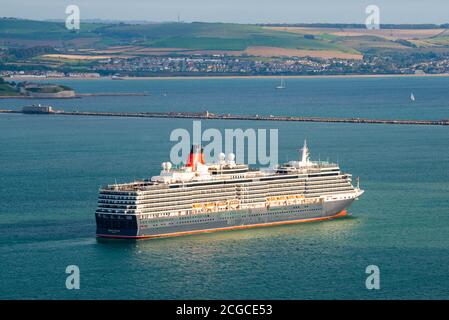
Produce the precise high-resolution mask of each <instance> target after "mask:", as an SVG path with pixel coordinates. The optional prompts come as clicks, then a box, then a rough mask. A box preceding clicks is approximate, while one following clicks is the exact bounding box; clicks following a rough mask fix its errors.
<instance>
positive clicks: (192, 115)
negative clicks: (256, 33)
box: [0, 107, 449, 126]
mask: <svg viewBox="0 0 449 320" xmlns="http://www.w3.org/2000/svg"><path fill="white" fill-rule="evenodd" d="M32 110H33V111H34V112H32V113H36V114H48V115H66V116H95V117H131V118H178V119H204V120H246V121H291V122H292V121H293V122H325V123H326V122H327V123H368V124H397V125H426V126H429V125H430V126H449V119H444V120H390V119H364V118H321V117H301V116H274V115H269V116H264V115H236V114H215V113H211V112H208V111H205V112H89V111H84V112H82V111H61V110H54V109H52V108H50V109H47V107H45V109H44V108H42V110H40V111H39V112H36V109H32ZM29 111H30V109H29V107H24V109H22V110H0V114H1V113H30V112H29Z"/></svg>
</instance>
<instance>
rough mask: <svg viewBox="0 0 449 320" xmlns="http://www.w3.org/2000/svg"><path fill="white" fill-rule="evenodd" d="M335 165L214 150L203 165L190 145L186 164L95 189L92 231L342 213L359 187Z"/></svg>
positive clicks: (151, 230)
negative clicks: (246, 158) (276, 161)
mask: <svg viewBox="0 0 449 320" xmlns="http://www.w3.org/2000/svg"><path fill="white" fill-rule="evenodd" d="M362 193H363V190H361V189H360V188H359V187H358V186H357V187H354V186H353V185H352V176H351V175H350V174H346V173H342V172H341V171H340V168H339V166H338V165H337V164H332V163H328V162H313V161H310V159H309V150H308V148H307V144H306V143H304V147H303V149H302V153H301V159H300V160H298V161H290V162H288V163H286V164H283V165H280V166H277V167H275V168H270V169H261V170H259V169H257V170H256V169H251V168H249V167H248V166H247V165H245V164H237V163H236V162H235V156H234V155H233V154H229V155H228V156H225V155H224V154H220V155H219V157H218V160H217V162H216V163H212V164H205V163H204V159H203V154H202V150H200V148H199V147H196V146H194V147H193V148H192V152H191V153H190V156H189V160H188V162H187V164H186V165H185V166H183V167H180V168H173V166H172V165H171V163H170V162H164V163H162V171H161V173H160V174H159V175H158V176H154V177H152V178H151V179H148V180H143V181H135V182H132V183H127V184H114V185H109V186H107V187H104V188H101V189H100V193H99V199H98V209H97V211H96V221H97V235H98V236H100V237H114V238H151V237H161V236H175V235H183V234H191V233H198V232H209V231H217V230H227V229H238V228H248V227H255V226H268V225H276V224H286V223H297V222H306V221H315V220H322V219H330V218H335V217H340V216H343V215H345V214H346V208H347V207H348V206H349V205H350V204H351V203H352V202H353V201H354V200H355V199H357V198H358V197H359V196H360V195H361V194H362Z"/></svg>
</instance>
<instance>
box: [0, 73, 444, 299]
mask: <svg viewBox="0 0 449 320" xmlns="http://www.w3.org/2000/svg"><path fill="white" fill-rule="evenodd" d="M64 83H67V84H70V85H72V86H73V87H75V88H76V89H78V90H79V91H83V92H93V91H96V92H105V91H112V90H114V91H123V92H125V91H128V92H133V91H140V90H144V89H145V90H148V91H149V92H150V93H151V94H152V95H151V96H148V97H121V98H111V97H96V98H85V99H77V100H67V101H61V100H59V101H52V104H53V105H54V106H55V107H56V108H57V107H60V108H63V109H66V110H69V109H71V108H75V107H76V109H79V110H114V111H119V110H157V111H159V110H170V111H171V110H188V111H190V110H193V109H195V110H204V107H205V106H207V109H208V110H210V111H215V112H223V113H225V112H231V113H237V112H238V113H250V114H254V113H260V114H270V113H273V114H291V113H294V114H299V113H301V114H304V115H320V116H323V115H333V116H363V117H376V118H378V117H382V118H396V117H397V118H426V119H427V118H431V119H441V118H449V106H448V105H449V90H447V88H449V79H447V78H404V79H397V78H391V79H388V78H387V79H310V80H308V79H297V80H293V79H289V80H288V81H287V86H288V88H287V89H286V90H284V91H282V92H276V91H275V90H274V89H273V86H275V85H276V84H277V82H276V80H267V79H257V80H256V79H254V80H249V79H248V80H151V81H143V80H142V81H102V80H101V81H71V82H69V81H65V82H64ZM411 91H413V92H414V94H415V96H416V97H417V101H416V103H415V104H411V103H410V101H409V95H410V92H411ZM163 93H165V95H164V94H163ZM24 103H26V101H24V100H17V101H14V100H0V105H1V107H2V108H4V107H6V106H10V107H20V106H21V105H22V104H24ZM75 104H76V106H75ZM255 126H257V128H267V129H269V128H278V129H279V154H280V160H282V161H284V160H286V159H287V158H288V159H290V160H291V159H293V158H295V157H296V154H297V152H296V149H297V148H298V147H300V146H301V144H302V141H303V140H304V139H305V138H306V139H307V140H308V144H309V146H310V148H311V152H312V157H313V158H318V155H319V156H320V157H321V159H325V158H327V157H329V158H330V159H331V160H334V161H335V160H337V159H338V161H339V163H340V165H341V166H342V168H343V170H345V171H349V172H351V173H353V174H354V175H355V176H360V177H361V184H362V187H363V188H364V189H365V190H366V193H365V195H364V196H363V197H362V198H361V200H360V201H357V202H356V203H355V204H354V205H353V206H352V208H351V210H350V211H351V212H352V214H353V215H352V216H351V217H349V218H345V219H341V220H335V221H328V222H321V223H311V224H302V225H295V226H282V227H273V228H262V229H253V230H245V231H231V232H221V233H214V234H205V235H197V236H187V237H179V238H172V239H159V240H150V241H141V242H106V243H104V242H97V240H96V239H95V237H94V233H95V221H94V210H95V207H96V197H97V190H98V187H99V186H100V185H101V184H105V183H112V182H114V180H115V179H117V181H118V182H125V181H128V180H132V179H134V178H142V177H148V176H150V175H153V174H155V173H157V172H158V171H159V165H160V162H162V161H166V160H168V153H169V150H170V148H171V146H172V143H171V142H170V141H169V134H170V132H171V131H172V130H173V129H175V128H187V129H191V127H192V122H191V121H188V120H181V119H172V120H170V119H131V118H101V117H98V118H97V117H65V116H57V117H51V116H31V115H13V114H11V115H0V257H1V259H0V268H1V269H0V270H1V272H0V298H2V299H6V298H13V299H19V298H33V299H34V298H50V299H62V298H68V299H103V298H111V299H135V298H140V299H164V298H168V299H178V298H183V299H199V298H210V299H214V298H221V299H233V298H242V299H246V298H256V299H270V298H275V299H317V298H319V299H335V298H340V299H352V298H355V299H359V298H360V299H364V298H375V299H376V298H382V299H384V298H417V299H429V298H449V267H448V266H449V201H448V200H449V182H448V181H449V132H448V128H446V127H419V126H388V125H352V124H320V123H276V122H269V123H263V122H257V123H256V122H244V121H236V122H234V121H206V122H203V127H214V128H218V129H224V128H237V127H240V128H253V127H255ZM72 264H75V265H78V266H79V267H80V270H81V289H80V290H73V291H69V290H67V289H66V288H65V279H66V276H67V275H66V274H65V268H66V266H67V265H72ZM371 264H375V265H377V266H379V268H380V271H381V289H380V290H378V291H369V290H367V289H366V288H365V279H366V276H367V275H366V274H365V268H366V267H367V266H368V265H371Z"/></svg>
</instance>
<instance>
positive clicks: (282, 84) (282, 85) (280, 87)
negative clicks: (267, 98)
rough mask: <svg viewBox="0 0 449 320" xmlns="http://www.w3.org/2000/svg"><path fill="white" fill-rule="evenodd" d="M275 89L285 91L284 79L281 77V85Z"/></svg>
mask: <svg viewBox="0 0 449 320" xmlns="http://www.w3.org/2000/svg"><path fill="white" fill-rule="evenodd" d="M276 89H285V81H284V78H283V77H281V84H280V85H278V86H277V87H276Z"/></svg>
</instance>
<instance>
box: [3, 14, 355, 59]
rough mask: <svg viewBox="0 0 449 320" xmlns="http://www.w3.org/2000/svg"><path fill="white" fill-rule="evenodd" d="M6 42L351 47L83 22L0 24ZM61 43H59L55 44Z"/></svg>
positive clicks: (273, 34) (284, 37) (196, 28)
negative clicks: (74, 25) (71, 26)
mask: <svg viewBox="0 0 449 320" xmlns="http://www.w3.org/2000/svg"><path fill="white" fill-rule="evenodd" d="M0 40H2V42H3V43H4V44H6V45H7V46H14V45H18V46H20V45H27V44H29V43H30V42H31V43H32V42H33V41H34V42H36V41H43V40H48V41H53V43H51V44H53V45H58V43H59V45H64V46H70V45H71V46H76V47H77V48H83V47H85V48H92V47H93V48H106V47H109V46H114V45H130V44H132V45H141V46H146V47H162V48H186V49H197V50H245V49H246V48H247V47H249V46H271V47H280V48H289V49H306V50H337V51H342V52H351V51H353V50H351V49H350V48H347V47H345V46H341V45H339V44H336V43H332V42H331V41H328V40H324V39H308V38H305V37H304V35H300V34H293V33H290V32H283V31H274V30H270V29H266V28H263V27H261V26H255V25H242V24H229V23H200V22H194V23H155V24H139V25H133V24H123V23H121V24H100V23H95V24H94V23H82V24H81V29H80V30H79V31H78V32H73V31H69V30H67V29H66V28H65V26H64V23H63V22H46V21H30V20H18V19H0ZM55 41H56V43H55Z"/></svg>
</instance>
